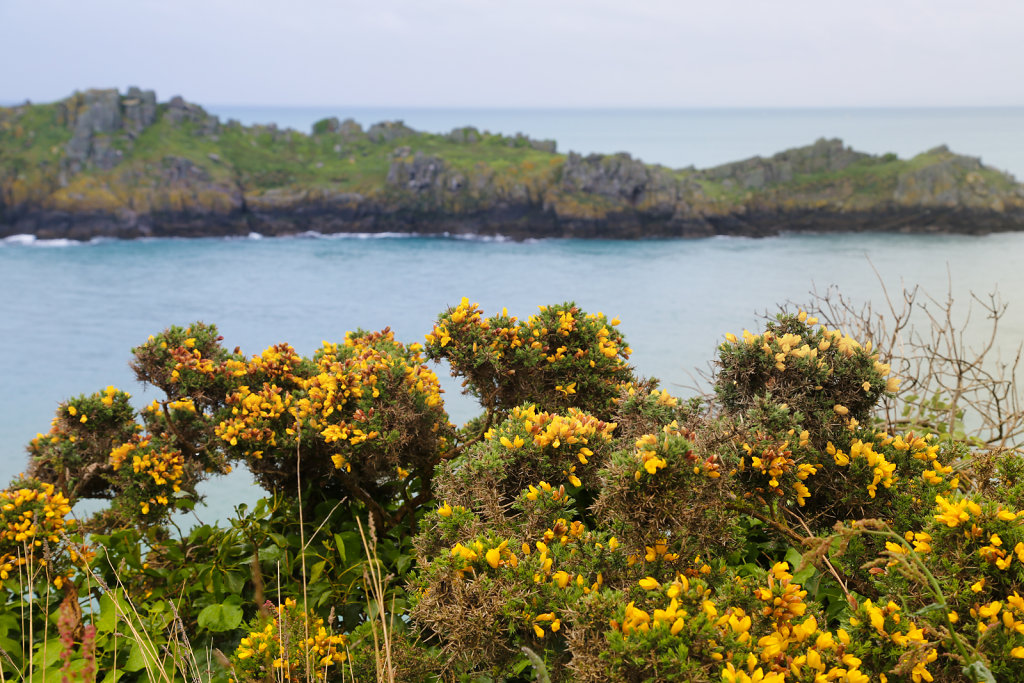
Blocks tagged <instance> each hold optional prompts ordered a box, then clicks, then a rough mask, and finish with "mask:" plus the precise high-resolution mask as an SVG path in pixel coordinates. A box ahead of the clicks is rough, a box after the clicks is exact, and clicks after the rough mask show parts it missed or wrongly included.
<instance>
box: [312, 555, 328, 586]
mask: <svg viewBox="0 0 1024 683" xmlns="http://www.w3.org/2000/svg"><path fill="white" fill-rule="evenodd" d="M326 564H327V560H322V561H320V562H317V563H316V564H314V565H313V568H312V569H311V570H310V572H309V583H316V581H317V579H319V578H320V575H321V574H323V573H324V566H325V565H326Z"/></svg>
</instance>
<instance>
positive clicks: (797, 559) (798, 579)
mask: <svg viewBox="0 0 1024 683" xmlns="http://www.w3.org/2000/svg"><path fill="white" fill-rule="evenodd" d="M803 561H804V557H803V555H801V554H800V552H799V551H798V550H797V549H796V548H790V549H789V550H787V551H786V562H789V566H790V569H791V570H792V572H793V582H794V583H800V584H802V583H804V582H805V581H807V580H808V579H809V578H811V576H812V575H813V574H814V572H815V569H814V565H812V564H810V563H808V564H807V566H806V567H804V568H803V569H801V570H800V571H796V570H797V568H799V567H800V565H801V564H803Z"/></svg>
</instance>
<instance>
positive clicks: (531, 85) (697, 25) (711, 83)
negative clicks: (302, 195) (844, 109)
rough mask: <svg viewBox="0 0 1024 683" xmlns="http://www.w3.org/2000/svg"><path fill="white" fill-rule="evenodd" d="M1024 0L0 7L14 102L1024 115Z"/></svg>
mask: <svg viewBox="0 0 1024 683" xmlns="http://www.w3.org/2000/svg"><path fill="white" fill-rule="evenodd" d="M1022 31H1024V3H1022V2H1019V1H1017V0H840V1H833V0H705V1H703V2H699V3H698V2H688V1H685V0H358V1H357V0H291V1H289V2H284V1H280V0H279V1H275V2H270V1H269V0H235V1H230V2H229V1H227V0H0V101H5V102H15V101H22V100H24V99H26V98H29V99H32V100H34V101H49V100H55V99H59V98H61V97H64V96H66V95H68V94H70V93H71V92H72V91H74V90H76V89H84V88H88V87H119V88H122V89H123V88H125V87H126V86H128V85H133V84H137V85H140V86H142V87H146V88H153V89H155V90H156V91H157V94H158V96H159V97H160V99H161V100H164V99H167V98H168V97H170V96H171V95H174V94H181V95H184V96H185V97H186V99H189V100H192V101H195V102H199V103H202V104H265V105H347V106H362V105H367V106H373V105H396V106H423V107H443V106H456V107H510V106H516V107H592V106H599V107H652V106H654V107H658V106H665V107H714V106H754V107H758V106H769V107H776V106H783V107H786V106H815V107H822V106H823V107H829V106H950V105H952V106H960V105H964V106H991V105H1024V53H1022Z"/></svg>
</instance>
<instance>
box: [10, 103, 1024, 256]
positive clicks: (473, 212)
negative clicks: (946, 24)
mask: <svg viewBox="0 0 1024 683" xmlns="http://www.w3.org/2000/svg"><path fill="white" fill-rule="evenodd" d="M1020 229H1024V186H1022V185H1020V184H1019V183H1017V182H1016V181H1015V180H1014V179H1013V178H1012V177H1011V176H1009V175H1007V174H1005V173H1001V172H999V171H997V170H994V169H991V168H988V167H986V166H984V165H982V164H981V162H980V161H979V160H978V159H975V158H972V157H967V156H961V155H957V154H954V153H952V152H951V151H949V150H948V149H946V148H945V147H938V148H935V149H933V150H930V151H928V152H925V153H923V154H920V155H918V156H917V157H914V158H913V159H909V160H900V159H897V158H896V157H895V156H894V155H885V156H872V155H868V154H864V153H861V152H856V151H854V150H851V149H849V148H847V147H845V146H844V145H843V144H842V142H841V141H839V140H818V141H817V142H815V143H814V144H812V145H809V146H807V147H802V148H799V149H792V150H787V151H785V152H780V153H779V154H776V155H774V156H772V157H769V158H761V157H755V158H752V159H747V160H744V161H739V162H736V163H731V164H725V165H722V166H718V167H715V168H710V169H705V170H695V169H692V168H691V169H682V170H675V169H669V168H665V167H662V166H653V165H648V164H644V163H643V162H641V161H639V160H636V159H633V158H631V157H630V156H629V155H628V154H615V155H590V156H581V155H578V154H575V153H569V154H567V155H564V154H559V153H558V152H557V149H556V145H555V143H554V142H553V141H550V140H533V139H530V138H528V137H526V136H523V135H515V136H503V135H494V134H490V133H487V132H481V131H478V130H476V129H475V128H471V127H465V128H457V129H455V130H453V131H451V132H450V133H447V134H444V135H434V134H428V133H420V132H417V131H415V130H413V129H411V128H409V127H408V126H406V125H404V124H403V123H402V122H400V121H398V122H384V123H378V124H375V125H373V126H371V127H369V128H368V129H366V130H364V129H363V127H362V126H361V125H359V124H358V123H356V122H354V121H352V120H345V121H339V120H338V119H336V118H330V119H324V120H322V121H319V122H317V123H316V124H315V125H314V126H313V129H312V131H311V133H310V134H304V133H300V132H296V131H292V130H280V129H278V128H277V127H275V126H250V127H246V126H242V125H240V124H239V123H237V122H234V121H229V122H227V123H223V122H221V121H219V120H218V119H217V118H216V117H214V116H211V115H209V114H208V113H207V112H205V111H204V110H203V109H202V108H201V107H199V106H197V105H194V104H190V103H188V102H186V101H184V100H183V99H181V98H180V97H175V98H173V99H171V100H170V101H169V102H166V103H159V102H158V101H157V98H156V96H155V94H154V93H153V92H152V91H143V90H139V89H138V88H131V89H129V90H128V92H126V93H123V94H122V93H119V92H117V91H115V90H89V91H86V92H83V93H76V94H75V95H73V96H71V97H69V98H67V99H65V100H62V101H60V102H56V103H53V104H45V105H30V104H25V105H22V106H18V107H10V108H0V238H2V237H5V236H9V235H14V234H19V233H29V234H34V235H37V236H39V237H44V238H55V237H65V238H72V239H88V238H91V237H96V236H110V237H121V238H132V237H140V236H206V235H244V234H247V233H249V232H259V233H262V234H269V235H278V234H289V233H297V232H303V231H307V230H315V231H319V232H324V233H334V232H381V231H403V232H418V233H427V234H429V233H444V232H447V233H476V234H505V235H510V236H513V237H520V238H522V237H545V236H562V237H606V238H642V237H661V236H671V237H695V236H708V235H716V234H730V235H751V236H761V235H771V234H776V233H778V232H780V231H786V230H807V231H832V230H844V231H849V230H894V231H942V232H949V231H957V232H968V233H984V232H991V231H1002V230H1020Z"/></svg>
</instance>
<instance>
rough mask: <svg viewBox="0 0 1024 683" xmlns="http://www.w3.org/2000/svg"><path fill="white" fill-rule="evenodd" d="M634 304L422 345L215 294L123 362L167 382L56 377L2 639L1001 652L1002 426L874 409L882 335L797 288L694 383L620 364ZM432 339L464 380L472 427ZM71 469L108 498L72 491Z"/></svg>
mask: <svg viewBox="0 0 1024 683" xmlns="http://www.w3.org/2000/svg"><path fill="white" fill-rule="evenodd" d="M617 325H618V321H617V320H608V319H607V318H606V317H605V316H604V315H602V314H588V313H586V312H584V311H582V310H580V309H579V307H577V306H575V305H574V304H572V303H566V304H560V305H555V306H542V307H541V308H540V310H539V312H538V313H537V314H535V315H532V316H529V317H528V318H526V319H525V320H519V319H517V318H515V317H512V316H509V315H508V313H507V311H502V313H501V314H500V315H496V316H493V317H490V318H487V317H484V313H483V312H482V311H481V310H480V308H479V306H478V305H476V304H473V303H470V302H469V301H468V300H466V299H463V300H462V302H461V303H460V304H459V305H457V306H455V307H453V308H450V309H449V310H447V311H445V312H444V313H442V314H441V315H440V316H439V317H438V320H437V322H436V323H435V325H434V326H433V328H432V329H431V330H430V332H429V333H428V334H427V335H426V337H425V344H423V345H421V344H418V343H412V344H403V343H401V342H399V341H397V340H395V338H394V335H393V334H392V333H391V332H390V331H389V330H387V329H385V330H383V331H380V332H366V331H362V330H359V331H355V332H352V333H349V334H348V335H346V337H345V338H344V340H342V341H341V342H339V343H328V342H325V343H324V345H323V346H322V347H321V348H320V349H319V350H317V351H316V352H315V353H314V354H313V355H312V356H310V357H304V356H302V355H300V354H299V353H298V352H297V351H295V349H293V348H292V347H291V346H289V345H287V344H278V345H275V346H272V347H270V348H269V349H267V350H266V351H264V352H263V353H261V354H258V355H254V356H251V357H246V356H244V355H243V354H242V353H241V352H240V350H238V349H235V350H234V351H230V352H229V351H227V350H226V349H225V348H224V347H223V346H222V345H221V342H222V339H221V338H220V336H219V335H218V333H217V330H216V328H215V327H213V326H212V325H205V324H202V323H195V324H193V325H191V326H189V327H186V328H170V329H168V330H166V331H164V332H163V333H161V334H159V335H154V336H153V337H150V338H149V339H148V340H147V341H146V342H145V343H144V344H142V345H141V346H139V347H137V348H136V349H135V350H134V351H133V354H134V360H133V363H132V366H133V368H134V369H135V372H136V374H137V376H138V377H139V379H140V380H141V381H143V382H146V383H148V384H150V385H152V386H154V387H156V388H157V389H158V390H159V391H161V392H162V393H163V398H160V399H157V400H156V401H154V402H153V403H151V404H150V405H149V406H148V407H146V408H144V409H142V410H140V411H136V410H135V409H134V408H133V407H132V404H131V403H130V401H129V396H128V394H126V393H124V392H123V391H120V390H118V389H116V388H114V387H108V388H107V389H105V390H103V391H101V392H98V393H96V394H93V395H92V396H80V397H78V398H73V399H70V400H68V401H66V402H64V403H62V404H61V405H60V406H59V408H58V410H57V415H56V418H55V419H54V422H53V425H52V427H51V430H50V432H49V433H47V434H40V435H39V436H38V437H37V438H36V439H35V440H33V442H32V443H31V444H30V446H29V453H30V456H31V462H30V467H29V470H28V471H29V477H28V478H26V479H24V480H21V481H17V482H14V483H13V484H12V485H11V487H10V488H9V489H8V490H7V491H5V492H3V493H2V494H0V518H2V521H3V524H4V525H5V526H4V528H5V529H6V531H4V533H3V536H2V538H0V578H2V579H3V586H4V588H5V591H6V601H5V603H4V605H3V608H2V609H0V647H2V648H3V649H4V651H5V652H6V653H7V656H6V657H2V658H0V671H3V673H4V675H5V676H12V677H13V676H31V675H37V674H38V675H44V674H45V675H46V676H50V675H56V674H53V672H56V671H63V672H65V673H63V674H61V675H64V676H66V677H68V680H74V677H75V676H77V677H79V678H80V679H82V680H115V679H116V680H121V681H131V680H155V679H159V680H177V679H182V680H196V679H200V680H216V681H221V680H224V681H226V680H228V679H230V680H233V681H238V682H239V683H241V682H249V681H252V682H255V681H278V680H280V681H285V680H293V681H343V680H345V681H349V680H353V681H354V680H400V681H430V680H444V681H448V680H461V681H479V682H480V683H483V682H484V681H528V680H534V679H535V678H538V679H542V680H552V681H610V680H615V681H620V680H621V681H637V682H640V681H715V682H718V681H725V682H729V683H748V682H754V681H763V682H781V681H814V682H816V683H817V682H819V681H840V682H850V683H860V682H866V681H913V682H914V683H917V682H919V681H932V680H942V681H958V680H963V681H972V680H973V681H988V680H996V679H1000V680H1003V679H1006V680H1010V679H1012V677H1013V676H1015V675H1016V674H1015V672H1016V671H1018V670H1019V667H1020V666H1022V665H1024V662H1021V660H1024V494H1022V493H1021V491H1022V490H1024V466H1022V465H1021V464H1020V463H1021V462H1022V461H1021V460H1020V458H1019V457H1018V456H1017V454H1016V453H1015V452H1010V451H1002V452H989V451H980V452H975V451H973V450H972V448H974V447H975V446H976V444H972V443H971V442H969V441H968V440H966V439H965V440H960V441H955V440H951V439H950V438H949V437H948V435H947V437H946V438H939V437H937V436H935V435H932V434H929V433H927V432H926V431H924V430H921V429H917V430H912V431H911V430H907V431H901V430H899V429H897V428H896V427H895V426H894V425H891V424H886V423H885V422H884V421H883V420H882V419H881V415H882V413H881V412H880V411H879V410H878V407H879V405H880V402H881V401H883V400H884V399H886V398H887V397H891V396H892V395H893V394H894V392H896V391H897V390H898V388H899V379H897V378H895V377H893V376H892V375H891V372H890V367H889V365H888V364H887V362H885V361H883V360H882V357H881V356H879V353H878V349H875V348H873V346H872V344H871V343H869V342H864V343H861V342H859V341H857V340H855V339H853V338H851V337H850V336H848V335H846V334H844V333H843V332H841V331H840V330H838V329H834V327H829V326H828V325H826V324H821V323H819V322H818V321H817V320H815V319H814V318H813V317H812V316H809V315H808V314H806V313H804V312H798V313H796V314H789V313H783V314H780V315H779V316H778V317H777V318H776V319H775V320H771V321H768V322H766V324H765V326H764V329H763V330H761V331H759V332H757V333H751V332H749V331H744V332H743V333H742V334H740V335H735V334H732V333H729V334H726V335H725V340H724V341H723V343H722V344H721V345H720V346H719V348H718V357H717V361H716V363H717V373H716V376H715V384H714V391H713V393H711V394H709V395H707V396H702V397H694V398H691V399H688V400H682V399H681V398H680V397H677V396H673V395H672V394H671V393H670V392H668V391H665V390H664V389H662V388H660V387H659V386H658V383H657V381H656V380H652V379H645V378H641V377H637V376H636V375H635V374H634V372H633V370H632V368H631V367H630V366H629V365H628V359H629V356H630V353H631V350H630V348H629V346H628V344H627V342H626V340H625V338H624V336H623V335H622V334H621V332H619V330H618V328H617ZM431 360H432V361H439V360H444V361H446V362H447V363H448V364H449V366H450V368H451V372H452V374H453V375H454V376H456V377H459V378H462V380H463V385H464V388H465V391H466V392H467V393H469V394H470V395H472V396H475V397H477V398H478V399H479V401H480V405H481V409H482V412H481V414H480V415H479V416H478V417H476V418H474V419H473V420H471V421H470V422H469V423H468V424H467V425H464V426H463V427H461V428H457V427H456V426H455V425H452V424H451V423H450V421H449V419H448V416H447V413H446V412H445V409H444V403H443V400H442V391H441V388H440V385H439V383H438V379H437V376H436V375H435V373H434V371H433V370H432V369H431V368H430V367H429V366H428V365H427V364H426V362H427V361H431ZM237 466H245V467H247V468H248V469H249V470H250V471H251V472H252V473H253V474H254V475H255V477H256V480H257V481H258V482H259V483H260V484H261V485H262V486H263V487H264V488H265V489H266V490H267V493H268V496H267V498H266V499H265V500H263V501H261V502H260V503H259V504H258V505H257V506H255V508H254V509H252V510H250V509H248V508H246V507H244V506H240V507H239V508H238V509H237V511H236V516H235V518H234V519H232V520H231V521H230V524H229V525H227V526H198V527H195V528H193V529H192V530H191V531H190V532H189V533H187V534H182V533H180V532H179V533H172V529H173V523H172V522H171V514H172V513H174V512H175V511H181V510H188V509H190V508H191V507H192V506H193V505H194V504H195V503H196V501H197V499H198V497H197V494H196V485H197V484H198V483H199V482H200V481H202V480H203V479H205V478H207V477H209V476H213V475H217V474H221V473H225V472H228V471H230V469H231V468H232V467H237ZM86 498H99V499H108V500H110V505H109V507H108V508H107V509H105V510H103V511H101V512H99V513H96V514H95V515H93V516H92V517H90V518H88V519H86V520H84V521H83V522H82V523H81V524H76V523H74V521H73V520H71V519H70V509H71V506H72V505H73V504H74V503H75V502H77V501H78V500H82V499H86ZM58 611H59V614H58ZM115 624H117V625H116V626H115ZM129 632H130V634H131V635H130V637H129V636H128V635H126V634H128V633H129ZM19 635H20V640H18V636H19ZM218 653H219V654H218Z"/></svg>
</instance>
